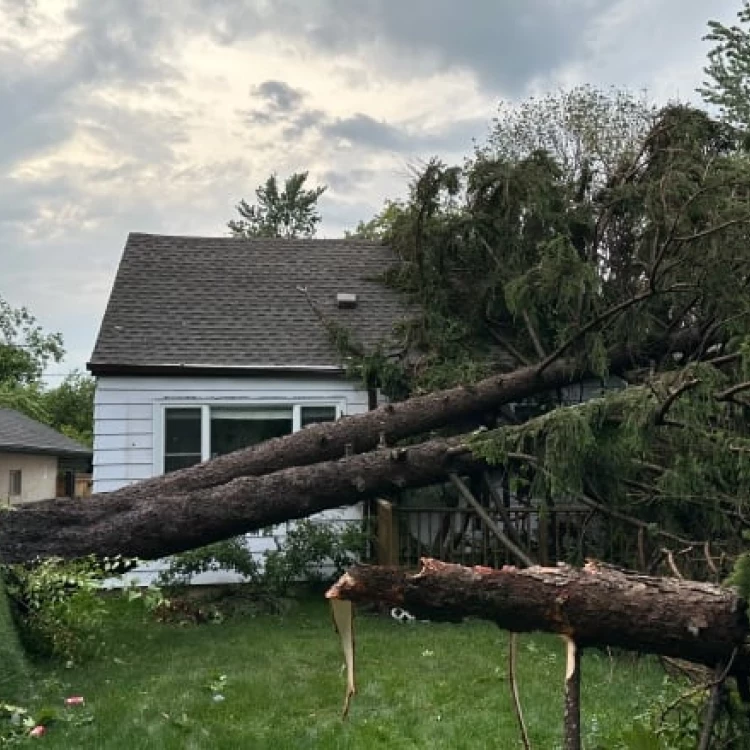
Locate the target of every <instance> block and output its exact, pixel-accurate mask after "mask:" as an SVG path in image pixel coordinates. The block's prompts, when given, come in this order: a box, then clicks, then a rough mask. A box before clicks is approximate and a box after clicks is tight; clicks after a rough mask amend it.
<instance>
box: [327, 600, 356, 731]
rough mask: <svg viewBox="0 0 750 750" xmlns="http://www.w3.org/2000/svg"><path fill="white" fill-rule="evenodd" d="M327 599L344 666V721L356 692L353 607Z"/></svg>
mask: <svg viewBox="0 0 750 750" xmlns="http://www.w3.org/2000/svg"><path fill="white" fill-rule="evenodd" d="M329 599H330V602H331V613H332V614H333V626H334V628H335V629H336V632H337V633H338V634H339V638H340V639H341V648H342V650H343V652H344V664H345V665H346V695H345V696H344V710H343V712H342V714H341V718H342V719H346V717H347V716H348V714H349V706H350V705H351V701H352V697H353V696H354V694H355V693H356V692H357V686H356V683H355V676H354V605H353V604H352V603H351V602H350V601H347V600H345V599H333V598H329Z"/></svg>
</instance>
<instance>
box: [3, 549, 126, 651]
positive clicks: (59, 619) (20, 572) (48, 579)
mask: <svg viewBox="0 0 750 750" xmlns="http://www.w3.org/2000/svg"><path fill="white" fill-rule="evenodd" d="M134 564H135V563H134V561H127V560H123V559H122V558H120V557H117V558H113V559H105V560H99V559H97V558H95V557H93V556H92V557H88V558H83V559H80V560H74V561H67V560H61V559H59V558H48V559H45V560H41V561H38V562H35V563H32V564H27V565H9V566H5V568H4V574H5V579H6V582H7V592H8V596H9V598H10V600H11V603H12V605H13V609H14V610H15V615H16V620H17V622H18V623H19V625H20V632H21V637H22V641H23V643H24V645H26V647H27V648H28V650H29V651H30V652H32V653H35V654H37V655H40V656H46V657H59V658H61V659H65V660H68V661H73V660H77V659H79V658H81V657H83V656H84V655H87V654H89V653H91V652H94V651H96V650H97V649H98V647H99V646H100V645H101V644H100V642H99V641H98V639H97V631H98V629H99V627H100V625H101V624H102V621H103V619H104V615H105V602H104V601H103V598H102V595H101V584H102V581H103V579H104V578H106V577H109V576H112V575H116V574H119V573H121V572H122V571H123V570H124V569H127V568H129V567H132V566H133V565H134Z"/></svg>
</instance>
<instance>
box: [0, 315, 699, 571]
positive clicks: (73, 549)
mask: <svg viewBox="0 0 750 750" xmlns="http://www.w3.org/2000/svg"><path fill="white" fill-rule="evenodd" d="M702 341H703V338H702V336H701V332H700V331H692V330H688V331H683V332H680V333H679V334H676V335H673V336H672V337H670V338H668V339H664V340H661V341H658V342H655V343H654V344H653V345H652V346H649V347H646V348H645V349H644V350H642V351H641V352H639V353H638V354H637V355H635V354H633V353H631V352H629V351H621V352H618V353H615V354H613V355H612V358H611V362H610V367H611V371H612V372H618V371H622V370H624V369H626V368H628V367H630V366H631V365H632V364H633V363H637V362H643V361H645V360H648V359H649V358H651V357H653V356H656V355H657V354H659V353H660V354H664V353H665V352H672V351H683V352H684V351H690V350H691V347H693V346H695V345H697V344H699V343H701V342H702ZM585 375H586V372H585V371H584V370H582V369H581V367H580V366H579V365H578V364H576V363H575V361H573V360H566V359H560V360H558V361H556V362H554V363H552V364H550V365H549V366H547V367H546V368H545V369H544V371H543V373H542V374H540V373H539V369H538V366H532V367H525V368H522V369H520V370H516V371H514V372H512V373H509V374H507V375H499V376H496V377H492V378H488V379H487V380H484V381H482V382H480V383H477V384H476V385H473V386H462V387H458V388H452V389H449V390H445V391H440V392H437V393H433V394H429V395H426V396H420V397H416V398H412V399H410V400H408V401H404V402H402V403H398V404H389V405H386V406H383V407H381V408H379V409H376V410H375V411H371V412H368V413H366V414H361V415H357V416H351V417H347V418H344V419H342V420H339V421H337V422H333V423H328V424H319V425H313V426H311V427H308V428H306V429H304V430H301V431H300V432H297V433H295V434H293V435H289V436H287V437H283V438H277V439H274V440H269V441H267V442H264V443H262V444H260V445H258V446H254V447H252V448H248V449H245V450H241V451H237V452H235V453H231V454H229V455H226V456H222V457H219V458H216V459H214V460H212V461H207V462H205V463H203V464H200V465H198V466H194V467H191V468H189V469H183V470H181V471H177V472H174V473H172V474H168V475H166V476H160V477H154V478H153V479H148V480H145V481H143V482H139V483H137V484H135V485H131V486H129V487H124V488H122V489H120V490H117V491H115V492H111V493H107V494H100V495H94V496H93V497H91V498H89V499H87V500H86V501H85V502H71V501H70V500H46V501H43V502H40V503H34V504H33V505H28V506H25V507H23V508H19V509H17V510H14V511H13V512H11V513H7V514H3V515H1V516H0V560H2V561H4V562H6V563H14V562H23V561H28V560H31V559H34V558H35V557H46V556H59V557H65V558H74V557H80V556H85V555H88V554H97V555H105V556H113V555H117V554H121V555H124V556H127V557H139V558H143V559H152V558H157V557H163V556H165V555H169V554H172V553H175V552H180V551H183V550H186V549H192V548H195V547H199V546H202V545H205V544H209V543H211V542H214V541H218V540H221V539H225V538H227V537H230V536H233V535H235V534H240V533H246V532H249V531H254V530H257V529H260V528H263V527H265V526H270V525H272V524H276V523H281V522H284V521H288V520H292V519H295V518H302V517H305V516H309V515H311V514H313V513H315V512H318V511H320V510H326V509H330V508H336V507H340V506H343V505H352V504H355V503H357V502H359V501H360V500H364V499H368V498H372V497H377V496H378V495H380V494H384V493H388V492H392V491H393V490H394V488H402V487H416V486H423V485H428V484H433V483H436V482H440V481H444V480H447V478H448V474H449V473H450V472H451V471H454V472H460V471H462V470H473V469H477V468H480V467H481V462H479V461H478V460H477V459H475V458H474V457H472V456H471V455H470V453H469V452H468V451H467V450H465V449H463V450H462V449H461V447H460V446H461V444H462V439H461V438H457V439H453V440H434V441H430V442H428V443H425V444H423V445H422V446H418V447H413V448H409V449H408V450H402V449H398V450H396V451H395V452H392V451H389V450H378V451H374V452H372V453H367V451H372V449H373V448H375V447H376V446H378V445H380V444H382V443H383V442H385V443H389V442H394V441H397V440H400V439H402V438H405V437H409V436H412V435H415V434H424V433H426V432H429V431H430V430H432V429H435V428H438V427H444V426H445V425H448V424H452V423H453V424H454V423H456V422H457V421H460V420H462V419H466V418H468V417H472V416H474V417H476V416H477V415H482V414H486V413H488V412H492V411H493V410H495V409H497V408H498V407H499V406H500V405H502V404H504V403H508V402H512V401H517V400H519V399H522V398H526V397H529V396H532V395H533V394H535V393H539V392H542V391H546V390H549V389H550V388H555V387H560V386H564V385H566V384H570V383H575V382H578V381H579V380H580V379H581V378H582V377H584V376H585ZM350 453H354V454H361V455H354V456H349V455H348V454H350ZM459 454H460V455H459ZM342 456H347V457H345V458H341V457H342ZM337 459H338V460H337ZM319 462H322V463H319Z"/></svg>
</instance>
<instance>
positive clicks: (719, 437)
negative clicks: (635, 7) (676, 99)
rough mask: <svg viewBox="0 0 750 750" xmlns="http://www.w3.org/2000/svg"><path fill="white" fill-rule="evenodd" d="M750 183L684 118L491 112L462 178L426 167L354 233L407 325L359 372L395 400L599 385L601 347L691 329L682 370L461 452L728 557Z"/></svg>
mask: <svg viewBox="0 0 750 750" xmlns="http://www.w3.org/2000/svg"><path fill="white" fill-rule="evenodd" d="M748 185H750V162H749V161H748V158H747V151H746V145H745V139H744V137H743V134H742V132H741V131H740V130H737V129H735V128H734V127H732V126H731V125H729V124H727V123H724V122H721V121H717V120H714V119H712V118H711V116H710V115H708V114H707V113H706V112H704V111H702V110H700V109H698V108H695V107H691V106H687V105H680V104H671V105H669V106H666V107H662V108H660V109H657V108H654V107H653V106H652V105H650V104H648V103H647V102H645V101H644V100H643V99H641V98H637V97H634V96H631V95H629V94H628V93H627V92H620V91H615V90H612V91H608V92H601V91H597V90H595V89H593V88H590V87H584V88H579V89H575V90H573V91H570V92H563V93H561V94H557V95H550V96H547V97H543V98H541V99H531V100H528V101H526V102H524V103H522V104H521V105H520V106H518V107H513V106H510V105H503V106H501V109H500V112H499V115H498V117H497V118H496V120H495V121H494V124H493V126H492V129H491V131H490V134H489V137H488V138H487V141H486V142H485V143H483V144H481V145H480V146H478V147H477V148H476V150H475V153H474V155H473V157H472V158H471V159H469V160H468V161H467V163H466V164H464V165H461V166H447V165H445V164H443V163H441V162H440V161H438V160H433V161H431V162H430V163H429V164H427V165H426V167H425V168H424V169H423V170H422V171H421V173H419V174H418V175H417V177H416V178H415V179H414V181H413V183H412V185H411V188H410V193H409V198H408V200H407V201H406V202H405V203H404V204H402V205H397V206H396V204H387V205H386V208H385V210H384V211H383V212H382V213H381V214H380V215H379V216H378V217H376V219H375V220H374V221H373V222H368V223H367V224H363V225H361V228H360V229H364V228H365V227H367V226H368V225H369V226H371V227H376V228H378V231H381V232H383V233H384V236H386V238H387V239H388V241H389V242H390V243H391V244H392V246H393V248H394V250H395V252H396V254H397V258H398V262H397V264H396V266H395V267H394V268H393V269H391V270H389V271H388V272H387V274H386V275H385V281H386V282H387V283H390V284H393V285H395V286H397V287H398V288H400V289H402V290H403V291H404V292H405V293H407V294H408V295H410V296H411V297H412V298H413V299H414V301H415V302H417V303H418V305H417V306H416V308H415V309H417V310H419V311H420V312H418V313H417V314H416V315H415V316H414V317H413V319H412V320H411V321H410V322H409V323H408V324H406V325H404V326H403V330H402V337H403V346H402V348H401V350H400V351H398V352H396V353H395V354H391V355H390V356H386V355H385V354H384V353H383V352H380V355H379V358H375V357H369V358H367V357H362V358H361V359H360V360H359V367H360V372H361V373H362V374H363V375H364V376H365V377H366V378H367V379H368V382H369V383H370V384H372V383H373V382H376V383H377V384H378V385H380V386H381V387H384V388H385V389H386V390H388V389H389V388H390V389H391V391H392V395H397V396H399V397H405V396H406V395H408V394H414V393H418V392H421V391H431V390H434V389H435V388H439V387H445V386H448V385H453V384H460V383H471V382H473V381H476V380H477V379H478V378H481V377H484V376H486V375H487V374H489V373H492V372H503V371H505V372H510V371H513V370H516V369H517V368H520V367H525V366H529V367H537V368H538V369H539V370H541V371H543V370H544V369H545V368H546V367H548V366H550V365H551V363H553V362H555V361H559V359H560V358H561V357H567V358H572V359H573V360H575V361H577V362H578V363H579V366H580V367H581V370H582V371H583V370H585V371H587V372H589V373H592V374H594V375H596V376H599V377H601V378H603V379H605V378H607V376H608V375H609V374H610V373H611V368H612V352H613V351H614V350H616V349H619V348H622V347H624V348H625V349H626V350H628V351H631V352H633V353H636V352H643V351H644V350H648V348H649V346H650V345H651V344H650V342H653V341H654V340H657V339H660V338H663V336H664V335H665V334H666V333H669V332H671V333H674V334H679V333H680V332H686V331H689V330H693V331H695V330H697V331H698V332H699V342H700V343H699V344H698V345H697V346H696V347H694V348H693V349H692V350H691V351H690V352H689V353H688V354H687V355H686V354H681V355H680V356H673V355H672V354H671V353H670V351H669V348H667V349H666V350H664V351H662V352H661V353H659V354H656V355H655V356H654V357H653V360H652V362H651V364H650V366H649V367H646V368H636V367H633V368H630V370H629V371H628V372H626V373H625V377H626V380H622V381H620V383H621V385H623V386H624V385H626V384H629V385H630V386H631V387H628V388H626V389H624V390H619V389H616V390H613V391H612V392H609V393H603V394H602V396H601V398H598V399H595V400H593V401H591V402H589V403H586V404H582V405H566V404H564V403H562V402H561V401H560V398H559V394H556V393H554V392H543V389H540V390H539V393H538V394H537V395H536V397H535V399H534V403H533V404H530V405H529V408H527V409H525V410H524V414H525V416H524V417H521V418H520V421H521V422H522V423H521V424H515V425H511V424H507V423H506V424H503V423H502V422H503V420H501V422H500V424H498V423H497V422H494V421H492V422H490V423H489V425H490V426H491V427H494V429H490V430H489V431H488V432H486V433H483V434H482V435H480V436H479V437H478V438H477V439H476V441H475V442H474V447H475V450H476V451H478V452H479V453H480V455H483V456H484V457H485V458H487V459H488V460H490V461H491V462H494V463H497V464H500V465H503V466H506V467H511V468H512V470H513V471H514V472H515V473H516V475H517V476H518V477H521V478H522V479H523V478H524V477H525V478H526V479H525V480H523V481H526V482H527V483H528V484H530V485H531V494H532V495H533V496H534V497H536V498H537V499H538V501H540V502H548V501H551V500H552V499H553V498H560V497H574V498H578V499H581V500H582V501H583V502H586V503H589V505H590V506H591V507H592V508H603V509H605V510H606V511H608V512H615V513H618V514H619V517H620V518H621V520H622V519H627V520H625V521H623V528H624V529H625V530H626V533H629V534H630V535H631V536H633V538H635V537H636V535H637V534H638V531H639V529H644V528H645V529H660V530H662V531H665V532H666V533H669V534H672V535H673V541H674V538H679V539H680V540H682V541H683V542H686V543H687V542H689V541H691V540H692V541H695V540H707V539H714V540H716V541H717V542H718V544H719V545H721V544H722V543H723V542H727V541H728V540H730V539H731V545H730V546H732V547H733V549H734V550H735V552H736V551H737V550H738V549H740V548H741V546H742V536H741V531H742V529H744V528H746V526H747V525H746V523H745V522H744V521H738V519H742V518H745V515H744V514H745V513H746V511H747V510H750V505H749V502H750V496H749V495H748V491H747V487H748V486H750V485H748V482H747V478H748V477H750V443H748V430H747V424H748V422H747V416H748V410H749V409H750V402H747V401H745V400H743V396H742V394H743V393H744V391H745V381H746V380H748V379H750V378H748V375H749V374H750V370H749V369H748V362H749V360H748V359H747V357H748V353H750V339H748V315H749V314H750V293H749V292H748V283H750V257H748V255H747V252H746V248H747V244H748V239H749V236H748V235H749V230H750V208H749V207H748V205H749V204H748ZM395 208H397V210H395ZM383 227H385V231H384V230H383V229H382V228H383ZM350 353H351V352H350ZM716 358H719V360H718V361H719V362H721V363H722V364H721V367H717V366H716V365H713V364H705V363H706V361H710V360H712V359H716ZM724 358H728V359H724ZM626 381H627V383H626ZM516 414H517V419H518V415H519V414H520V412H517V413H516ZM529 417H530V419H529ZM524 420H528V421H525V422H524ZM657 537H658V535H657ZM655 538H656V537H655Z"/></svg>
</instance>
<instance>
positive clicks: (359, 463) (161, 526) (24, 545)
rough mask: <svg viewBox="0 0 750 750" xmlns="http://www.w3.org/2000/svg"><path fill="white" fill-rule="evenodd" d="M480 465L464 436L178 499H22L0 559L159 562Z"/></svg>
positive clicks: (2, 538) (0, 521) (1, 534)
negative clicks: (118, 558)
mask: <svg viewBox="0 0 750 750" xmlns="http://www.w3.org/2000/svg"><path fill="white" fill-rule="evenodd" d="M484 468H486V465H485V464H484V462H483V461H481V460H480V459H478V458H477V457H476V456H474V455H473V454H472V453H471V451H470V449H469V448H468V447H467V445H466V438H465V437H457V438H450V439H436V440H431V441H429V442H426V443H422V444H420V445H415V446H412V447H410V448H393V449H391V448H383V449H380V450H375V451H371V452H370V453H363V454H361V455H357V456H349V457H346V458H342V459H339V460H338V461H327V462H324V463H320V464H314V465H312V466H302V467H294V468H291V469H285V470H284V471H277V472H274V473H273V474H268V475H265V476H261V477H240V478H238V479H234V480H232V481H231V482H229V483H228V484H225V485H222V486H220V487H209V488H206V489H198V490H194V491H191V492H183V493H180V494H157V493H156V492H155V493H154V494H152V495H150V496H149V497H146V498H141V497H133V496H132V495H129V494H127V493H121V492H119V491H118V492H112V493H108V494H102V495H94V496H92V497H91V498H88V499H86V500H81V501H77V502H74V501H70V500H63V501H59V502H54V503H47V504H41V505H40V504H37V503H31V504H29V505H26V506H23V507H20V508H18V509H15V510H11V511H7V512H4V513H0V560H3V561H4V562H6V563H15V562H24V561H28V560H32V559H34V558H36V557H50V556H59V557H63V558H75V557H82V556H85V555H89V554H96V555H100V556H114V555H118V554H120V555H123V556H125V557H138V558H142V559H152V558H156V557H163V556H164V555H169V554H172V553H175V552H181V551H183V550H187V549H193V548H195V547H200V546H203V545H205V544H210V543H211V542H215V541H218V540H221V539H226V538H228V537H230V536H234V535H236V534H242V533H247V532H249V531H255V530H257V529H261V528H263V527H265V526H271V525H273V524H277V523H282V522H284V521H288V520H291V519H295V518H304V517H307V516H310V515H312V514H313V513H317V512H319V511H322V510H328V509H332V508H337V507H341V506H345V505H353V504H355V503H357V502H359V501H361V500H365V499H368V498H374V497H378V496H381V495H383V494H388V493H392V492H393V491H394V490H396V489H400V488H405V487H416V486H423V485H428V484H434V483H435V482H439V481H447V480H448V478H449V475H450V474H451V473H452V472H459V473H462V472H463V473H466V472H472V471H475V470H478V469H484Z"/></svg>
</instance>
